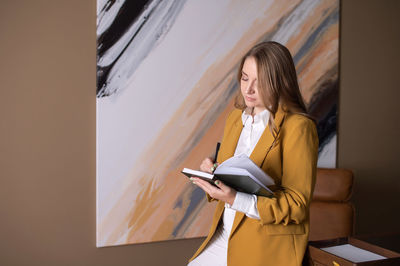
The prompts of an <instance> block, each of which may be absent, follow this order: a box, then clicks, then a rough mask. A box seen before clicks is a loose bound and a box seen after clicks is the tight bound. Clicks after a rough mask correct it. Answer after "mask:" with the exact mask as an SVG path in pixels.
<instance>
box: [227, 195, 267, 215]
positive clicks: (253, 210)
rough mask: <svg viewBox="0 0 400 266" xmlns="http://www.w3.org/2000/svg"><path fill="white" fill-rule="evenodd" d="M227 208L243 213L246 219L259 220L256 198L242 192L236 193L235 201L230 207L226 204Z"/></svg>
mask: <svg viewBox="0 0 400 266" xmlns="http://www.w3.org/2000/svg"><path fill="white" fill-rule="evenodd" d="M226 205H227V207H228V208H231V209H234V210H236V211H240V212H243V213H244V214H246V216H247V217H250V218H253V219H258V220H260V215H259V213H258V209H257V196H256V195H251V194H247V193H243V192H239V191H238V192H236V197H235V200H234V201H233V204H232V206H231V205H230V204H226Z"/></svg>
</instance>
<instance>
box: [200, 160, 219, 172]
mask: <svg viewBox="0 0 400 266" xmlns="http://www.w3.org/2000/svg"><path fill="white" fill-rule="evenodd" d="M216 166H218V164H217V163H215V166H214V163H213V161H212V160H211V158H205V159H204V160H203V162H201V164H200V170H201V171H203V172H206V173H210V174H212V173H213V172H214V170H215V168H216Z"/></svg>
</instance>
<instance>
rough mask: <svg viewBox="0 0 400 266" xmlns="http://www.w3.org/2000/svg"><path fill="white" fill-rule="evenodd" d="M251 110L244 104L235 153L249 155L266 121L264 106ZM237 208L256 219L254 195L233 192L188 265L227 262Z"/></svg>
mask: <svg viewBox="0 0 400 266" xmlns="http://www.w3.org/2000/svg"><path fill="white" fill-rule="evenodd" d="M251 111H252V109H250V108H247V109H246V110H245V111H244V112H243V113H242V122H243V129H242V132H241V134H240V137H239V141H238V144H237V146H236V150H235V153H234V156H236V155H239V154H243V153H244V154H246V155H247V156H250V154H251V153H252V152H253V150H254V147H255V146H256V144H257V142H258V140H259V139H260V137H261V135H262V133H263V132H264V129H265V128H266V126H267V124H268V120H269V114H270V113H269V111H268V110H264V111H262V112H260V113H258V114H256V115H255V116H254V117H253V116H252V115H251ZM236 211H240V212H243V213H245V214H246V216H248V217H250V218H253V219H258V220H259V219H260V216H259V214H258V209H257V196H256V195H251V194H247V193H243V192H236V197H235V200H234V202H233V204H232V206H231V205H230V204H228V203H225V209H224V213H223V217H222V221H223V222H222V223H220V224H219V225H218V228H217V230H216V232H215V234H214V235H213V237H212V239H211V240H210V242H208V244H207V246H206V248H205V249H204V250H203V251H202V252H201V253H200V255H199V256H197V257H196V259H194V260H193V261H191V262H190V263H189V264H188V266H200V265H203V266H214V265H218V266H220V265H221V266H226V265H227V251H228V239H229V235H230V233H231V230H232V225H233V221H234V219H235V215H236Z"/></svg>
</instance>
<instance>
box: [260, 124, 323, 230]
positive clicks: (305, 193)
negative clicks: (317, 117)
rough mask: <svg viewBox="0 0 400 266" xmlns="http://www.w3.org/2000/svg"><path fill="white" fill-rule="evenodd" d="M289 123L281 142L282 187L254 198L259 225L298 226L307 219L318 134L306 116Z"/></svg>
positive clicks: (316, 155) (316, 157) (312, 188)
mask: <svg viewBox="0 0 400 266" xmlns="http://www.w3.org/2000/svg"><path fill="white" fill-rule="evenodd" d="M287 122H289V121H287ZM290 122H292V123H291V124H289V125H287V128H286V129H285V134H284V135H282V140H281V145H282V180H281V187H282V188H281V189H280V190H278V191H276V192H275V196H274V197H272V198H268V197H262V196H258V197H257V208H258V211H259V215H260V221H261V223H262V224H283V225H287V224H300V223H302V222H303V221H304V220H305V219H307V216H308V207H309V204H310V201H311V198H312V193H313V190H314V185H315V176H316V167H317V159H318V134H317V130H316V126H315V124H314V122H313V121H311V120H310V119H308V118H306V117H301V118H297V119H295V121H294V122H293V121H290Z"/></svg>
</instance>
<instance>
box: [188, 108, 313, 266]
mask: <svg viewBox="0 0 400 266" xmlns="http://www.w3.org/2000/svg"><path fill="white" fill-rule="evenodd" d="M241 115H242V111H241V110H239V109H235V110H234V111H232V113H231V114H230V115H229V116H228V119H227V121H226V125H225V129H224V136H223V139H222V143H221V148H220V152H219V155H218V159H217V161H218V162H219V163H221V162H223V161H225V160H226V159H228V158H230V157H232V156H233V154H234V152H235V149H236V145H237V142H238V140H239V137H240V133H241V131H242V128H243V123H242V120H241ZM275 124H276V126H277V127H278V130H279V135H278V137H277V141H276V143H275V144H274V145H273V142H274V137H273V135H272V134H271V132H270V130H269V128H268V127H267V128H266V129H265V130H264V132H263V134H262V136H261V137H260V139H259V141H258V143H257V145H256V147H255V148H254V150H253V152H252V154H251V155H250V158H251V159H252V160H253V161H254V162H255V163H256V164H257V165H258V166H259V167H261V168H262V169H263V170H264V171H265V172H266V173H267V174H268V175H269V176H271V177H272V178H273V179H274V180H275V184H276V186H275V187H274V188H272V189H273V190H274V192H275V193H274V194H275V195H274V197H272V198H268V197H262V196H258V197H257V208H258V212H259V216H260V220H257V219H252V218H249V217H247V216H246V215H245V214H244V213H242V212H236V216H235V219H234V223H233V226H232V231H231V234H230V237H229V240H228V241H229V242H228V257H227V258H228V266H258V265H260V266H261V265H263V266H264V265H274V266H291V265H301V263H302V259H303V255H304V252H305V250H306V247H307V242H308V233H309V204H310V201H311V197H312V193H313V189H314V184H315V175H316V165H317V158H318V135H317V131H316V127H315V124H314V122H313V121H312V120H310V119H309V118H307V117H305V116H303V115H300V114H293V113H287V112H285V111H283V109H282V107H279V110H278V111H277V113H276V115H275ZM207 198H208V201H212V200H214V199H212V198H210V197H209V195H207ZM223 211H224V202H222V201H219V202H218V204H217V207H216V210H215V213H214V217H213V221H212V225H211V229H210V232H209V234H208V236H207V238H206V239H205V241H204V242H203V243H202V245H201V246H200V248H199V249H198V250H197V252H196V253H195V254H194V256H193V257H192V258H191V259H190V260H189V261H191V260H193V259H194V258H196V256H197V255H199V254H200V253H201V251H202V250H203V249H204V248H205V246H206V245H207V243H208V242H209V241H210V239H211V237H212V236H213V234H214V233H215V230H216V228H217V225H218V223H219V221H220V219H221V217H222V213H223Z"/></svg>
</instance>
